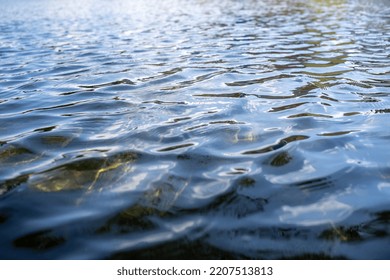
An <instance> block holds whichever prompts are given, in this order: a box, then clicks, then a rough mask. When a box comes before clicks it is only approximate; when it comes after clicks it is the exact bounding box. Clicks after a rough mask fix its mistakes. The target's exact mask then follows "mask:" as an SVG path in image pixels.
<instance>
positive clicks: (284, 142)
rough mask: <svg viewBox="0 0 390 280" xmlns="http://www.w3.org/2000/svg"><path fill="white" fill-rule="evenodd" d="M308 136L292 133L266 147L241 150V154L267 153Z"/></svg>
mask: <svg viewBox="0 0 390 280" xmlns="http://www.w3.org/2000/svg"><path fill="white" fill-rule="evenodd" d="M308 138H309V136H305V135H293V136H289V137H286V138H283V139H281V140H280V141H279V142H278V143H276V144H274V145H271V146H267V147H264V148H261V149H258V150H252V151H246V152H243V154H244V155H253V154H263V153H268V152H271V151H275V150H278V149H280V148H282V147H284V146H285V145H287V144H288V143H291V142H295V141H300V140H305V139H308Z"/></svg>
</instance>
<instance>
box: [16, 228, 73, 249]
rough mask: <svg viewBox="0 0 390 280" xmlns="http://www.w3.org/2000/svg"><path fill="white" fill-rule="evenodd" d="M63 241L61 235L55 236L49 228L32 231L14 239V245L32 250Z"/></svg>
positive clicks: (57, 244) (54, 245)
mask: <svg viewBox="0 0 390 280" xmlns="http://www.w3.org/2000/svg"><path fill="white" fill-rule="evenodd" d="M64 242H65V239H64V238H63V237H59V236H55V235H54V234H52V233H51V230H42V231H39V232H34V233H31V234H28V235H25V236H22V237H19V238H17V239H15V240H14V242H13V244H14V246H15V247H23V248H31V249H34V250H47V249H50V248H52V247H56V246H59V245H61V244H63V243H64Z"/></svg>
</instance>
